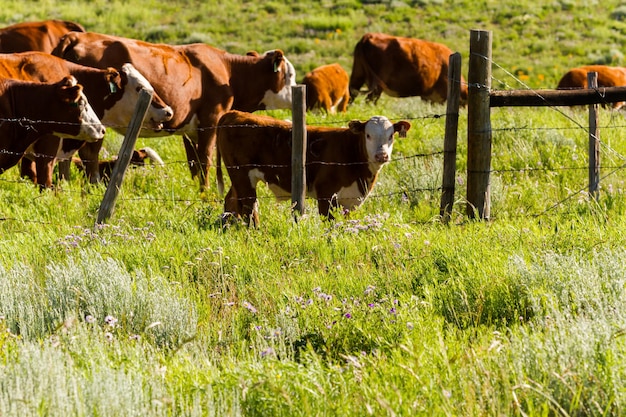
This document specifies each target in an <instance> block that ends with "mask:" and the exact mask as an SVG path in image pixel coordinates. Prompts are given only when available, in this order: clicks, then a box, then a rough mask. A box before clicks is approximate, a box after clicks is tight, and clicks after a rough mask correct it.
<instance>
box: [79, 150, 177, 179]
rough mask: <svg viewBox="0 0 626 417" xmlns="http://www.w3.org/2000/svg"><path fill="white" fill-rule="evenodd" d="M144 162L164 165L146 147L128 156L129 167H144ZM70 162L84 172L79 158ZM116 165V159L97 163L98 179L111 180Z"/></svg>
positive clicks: (154, 152) (154, 153)
mask: <svg viewBox="0 0 626 417" xmlns="http://www.w3.org/2000/svg"><path fill="white" fill-rule="evenodd" d="M146 160H147V161H149V162H151V163H152V164H153V165H158V166H164V165H165V163H164V162H163V160H162V159H161V157H160V156H159V154H158V153H157V152H156V151H155V150H154V149H152V148H148V147H145V148H141V149H135V150H133V153H132V155H131V156H130V165H131V166H144V165H145V164H146ZM72 162H73V163H74V164H75V165H76V168H78V170H79V171H82V172H85V165H84V164H83V161H82V160H81V159H80V158H72ZM116 163H117V157H114V158H111V159H104V160H101V161H98V168H99V171H100V178H102V179H103V180H104V181H105V182H106V181H108V180H109V179H110V178H111V174H112V173H113V168H115V164H116Z"/></svg>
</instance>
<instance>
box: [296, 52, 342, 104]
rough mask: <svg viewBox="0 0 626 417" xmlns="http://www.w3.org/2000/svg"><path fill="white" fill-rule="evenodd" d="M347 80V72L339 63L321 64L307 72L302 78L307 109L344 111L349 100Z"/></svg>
mask: <svg viewBox="0 0 626 417" xmlns="http://www.w3.org/2000/svg"><path fill="white" fill-rule="evenodd" d="M348 80H349V77H348V73H347V72H346V70H344V69H343V68H342V67H341V65H339V64H329V65H322V66H321V67H317V68H315V69H314V70H313V71H311V72H309V73H307V74H306V75H305V76H304V78H303V79H302V84H304V85H305V86H306V108H307V110H315V109H321V110H324V111H325V112H327V113H336V112H337V110H339V111H340V112H342V113H343V112H345V111H346V109H347V108H348V102H349V101H350V90H349V89H348Z"/></svg>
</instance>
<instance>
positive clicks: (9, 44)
mask: <svg viewBox="0 0 626 417" xmlns="http://www.w3.org/2000/svg"><path fill="white" fill-rule="evenodd" d="M84 31H85V28H83V27H82V26H81V25H80V24H78V23H74V22H68V21H65V20H43V21H39V22H23V23H17V24H15V25H11V26H6V27H4V28H0V52H2V53H5V54H6V53H13V52H26V51H41V52H46V53H48V54H49V53H50V52H52V50H53V49H54V47H55V46H57V44H58V43H59V40H60V39H61V36H63V35H65V34H66V33H68V32H84Z"/></svg>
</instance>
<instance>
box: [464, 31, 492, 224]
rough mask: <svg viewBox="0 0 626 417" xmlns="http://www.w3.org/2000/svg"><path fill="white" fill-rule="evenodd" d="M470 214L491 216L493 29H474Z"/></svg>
mask: <svg viewBox="0 0 626 417" xmlns="http://www.w3.org/2000/svg"><path fill="white" fill-rule="evenodd" d="M467 80H468V84H469V86H468V87H469V88H468V103H467V215H468V216H469V217H470V218H475V217H476V216H478V217H479V218H480V219H489V216H490V212H491V201H490V171H491V109H490V104H489V100H490V96H489V93H490V91H491V32H490V31H484V30H472V31H471V32H470V57H469V69H468V76H467Z"/></svg>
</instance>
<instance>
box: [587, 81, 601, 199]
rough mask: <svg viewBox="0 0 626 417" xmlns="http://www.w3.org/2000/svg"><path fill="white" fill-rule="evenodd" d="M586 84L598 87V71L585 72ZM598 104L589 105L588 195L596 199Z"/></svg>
mask: <svg viewBox="0 0 626 417" xmlns="http://www.w3.org/2000/svg"><path fill="white" fill-rule="evenodd" d="M587 85H588V87H589V88H590V89H591V88H598V73H597V72H588V73H587ZM598 107H599V106H598V104H590V105H589V196H590V197H591V198H593V199H596V200H597V199H598V189H599V186H600V129H599V128H598V123H599V117H598Z"/></svg>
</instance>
